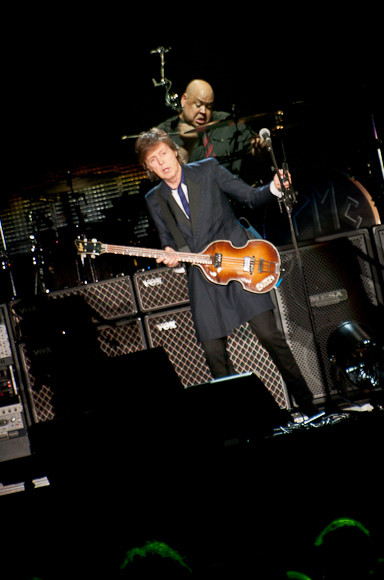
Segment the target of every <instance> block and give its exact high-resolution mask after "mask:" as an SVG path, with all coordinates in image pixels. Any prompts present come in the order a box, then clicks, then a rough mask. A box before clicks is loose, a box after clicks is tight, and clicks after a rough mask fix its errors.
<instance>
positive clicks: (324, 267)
mask: <svg viewBox="0 0 384 580" xmlns="http://www.w3.org/2000/svg"><path fill="white" fill-rule="evenodd" d="M280 254H281V261H282V268H283V269H284V274H283V279H282V283H281V284H280V286H279V287H278V289H277V290H276V297H277V303H278V306H279V313H280V317H281V324H282V327H283V330H284V332H285V335H286V339H287V341H288V343H289V345H290V347H291V349H292V352H293V355H294V356H295V358H296V361H297V363H298V364H299V367H300V369H301V371H302V373H303V375H304V377H305V379H306V380H307V383H308V386H309V388H310V389H311V390H312V392H313V394H314V396H315V397H321V396H324V395H325V394H326V384H325V380H324V378H323V374H322V372H321V367H320V362H319V358H318V356H317V352H316V348H315V341H314V334H313V332H312V324H311V319H310V313H309V309H308V307H307V302H306V299H305V293H304V284H303V280H302V277H301V273H300V270H299V267H298V265H297V260H296V253H295V251H294V250H293V249H292V250H283V251H281V252H280ZM300 255H301V259H302V263H303V270H304V277H305V283H306V287H307V290H308V294H309V299H310V308H311V312H312V314H313V320H314V323H315V329H316V335H317V338H318V343H319V345H320V350H321V359H320V360H322V362H323V364H324V366H325V374H326V382H327V384H328V387H329V389H330V391H331V392H334V391H335V390H337V376H335V372H334V368H333V366H332V364H331V362H330V360H329V353H328V351H327V343H328V339H329V337H330V335H331V334H332V332H333V331H334V330H335V329H336V328H337V327H338V325H339V324H341V323H342V322H344V321H348V320H355V321H358V322H363V323H365V324H367V325H368V326H369V325H372V326H373V327H374V326H375V324H376V322H378V317H379V316H380V314H379V312H378V308H379V306H378V294H377V280H376V276H375V270H374V265H373V255H372V247H371V245H370V241H369V234H368V231H366V230H357V231H355V232H351V233H348V234H341V235H336V236H332V237H329V238H324V239H323V240H322V241H321V242H319V243H314V244H312V245H308V246H304V247H301V248H300Z"/></svg>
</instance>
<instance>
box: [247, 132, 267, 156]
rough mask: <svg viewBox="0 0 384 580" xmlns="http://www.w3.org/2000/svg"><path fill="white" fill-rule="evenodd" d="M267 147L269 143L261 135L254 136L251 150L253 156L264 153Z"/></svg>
mask: <svg viewBox="0 0 384 580" xmlns="http://www.w3.org/2000/svg"><path fill="white" fill-rule="evenodd" d="M265 147H267V142H266V140H265V139H263V138H262V137H260V135H254V136H253V137H252V139H251V149H252V155H256V152H259V151H262V150H263V149H265Z"/></svg>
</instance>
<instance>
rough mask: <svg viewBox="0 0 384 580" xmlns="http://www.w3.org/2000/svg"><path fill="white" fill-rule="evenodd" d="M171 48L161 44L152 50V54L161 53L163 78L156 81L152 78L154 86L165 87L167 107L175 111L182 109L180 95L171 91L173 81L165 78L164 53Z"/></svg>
mask: <svg viewBox="0 0 384 580" xmlns="http://www.w3.org/2000/svg"><path fill="white" fill-rule="evenodd" d="M170 50H171V48H164V47H163V46H159V47H158V48H155V49H154V50H151V54H159V55H160V74H161V78H160V81H156V80H155V79H152V82H153V86H154V87H165V104H166V106H167V107H171V109H173V110H174V111H177V112H179V111H180V103H179V97H178V95H177V94H176V93H171V87H172V82H171V81H170V80H169V79H167V78H165V76H164V75H165V72H164V70H165V58H164V55H165V54H166V53H167V52H169V51H170Z"/></svg>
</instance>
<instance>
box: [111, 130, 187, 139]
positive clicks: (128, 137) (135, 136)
mask: <svg viewBox="0 0 384 580" xmlns="http://www.w3.org/2000/svg"><path fill="white" fill-rule="evenodd" d="M141 135H142V133H137V135H123V136H122V137H121V140H122V141H126V140H127V139H138V137H140V136H141ZM168 135H169V136H170V137H172V136H174V135H179V133H178V132H177V131H176V132H175V133H168Z"/></svg>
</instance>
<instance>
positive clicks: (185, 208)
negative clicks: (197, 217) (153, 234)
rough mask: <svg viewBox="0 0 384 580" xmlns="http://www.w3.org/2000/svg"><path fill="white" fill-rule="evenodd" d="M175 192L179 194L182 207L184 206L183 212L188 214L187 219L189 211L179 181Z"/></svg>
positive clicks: (189, 214) (189, 217)
mask: <svg viewBox="0 0 384 580" xmlns="http://www.w3.org/2000/svg"><path fill="white" fill-rule="evenodd" d="M177 193H178V194H179V197H180V200H181V203H182V204H183V208H184V211H185V213H186V214H187V216H188V219H191V211H190V209H189V203H188V202H187V198H186V197H185V194H184V191H183V188H182V187H181V182H180V184H179V187H178V188H177Z"/></svg>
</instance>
